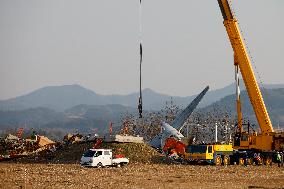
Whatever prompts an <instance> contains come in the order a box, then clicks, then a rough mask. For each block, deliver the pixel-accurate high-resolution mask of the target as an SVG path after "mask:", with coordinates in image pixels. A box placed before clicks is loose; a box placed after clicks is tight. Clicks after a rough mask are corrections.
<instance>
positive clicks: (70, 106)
mask: <svg viewBox="0 0 284 189" xmlns="http://www.w3.org/2000/svg"><path fill="white" fill-rule="evenodd" d="M265 88H266V89H265V90H264V89H263V91H262V93H263V97H264V100H265V102H266V106H267V109H268V111H269V114H270V117H271V119H272V122H273V124H274V125H275V124H276V125H277V124H280V125H284V108H283V107H284V85H265ZM278 88H279V89H278ZM241 89H244V86H243V84H242V85H241ZM201 90H202V89H200V91H201ZM234 92H235V84H231V85H228V86H226V87H224V88H222V89H218V90H212V91H209V92H207V94H206V95H205V97H204V99H203V100H202V101H201V103H200V104H199V106H198V107H199V108H201V109H200V110H202V111H214V107H216V106H218V107H219V108H221V109H226V110H228V111H230V112H231V113H232V114H233V115H234V114H235V95H234ZM267 94H269V95H267ZM138 95H139V93H132V94H129V95H100V94H97V93H95V92H93V91H91V90H89V89H86V88H84V87H82V86H80V85H64V86H50V87H44V88H41V89H38V90H36V91H34V92H31V93H29V94H27V95H23V96H19V97H16V98H13V99H8V100H2V101H0V135H1V132H2V134H3V131H4V130H5V129H8V128H14V129H16V128H19V127H27V128H38V129H43V130H44V133H43V134H47V135H48V133H47V131H48V129H49V130H51V131H50V135H49V136H52V138H55V139H58V137H59V138H60V137H62V135H63V134H65V133H66V132H74V131H78V132H85V133H88V132H91V131H95V132H98V133H106V132H108V124H109V122H110V121H112V122H113V124H114V130H118V128H120V126H121V121H122V118H123V117H125V116H126V115H137V99H138ZM195 96H196V95H193V96H187V97H178V96H170V95H164V94H160V93H157V92H155V91H153V90H151V89H144V90H143V103H144V104H143V108H144V110H145V111H158V110H161V109H162V108H163V107H165V103H166V101H167V102H169V101H171V100H172V101H173V103H174V104H175V105H178V106H180V107H185V106H186V105H187V104H189V103H190V102H191V101H192V100H193V98H194V97H195ZM241 99H242V110H243V114H244V116H246V117H248V118H249V119H252V120H255V117H254V113H253V110H252V107H251V105H250V102H249V99H248V96H247V93H246V91H245V90H243V91H242V93H241ZM54 133H57V134H56V136H55V137H54V135H53V134H54ZM58 133H59V134H58Z"/></svg>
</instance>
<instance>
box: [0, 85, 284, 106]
mask: <svg viewBox="0 0 284 189" xmlns="http://www.w3.org/2000/svg"><path fill="white" fill-rule="evenodd" d="M265 87H266V88H268V89H272V88H284V84H282V85H281V84H279V85H265ZM241 88H242V89H244V87H243V85H241ZM202 89H203V87H200V91H201V90H202ZM189 90H190V89H189ZM189 93H191V92H190V91H189ZM234 93H235V85H234V84H231V85H228V86H226V87H224V88H221V89H217V90H213V91H209V92H208V93H207V94H206V95H205V97H204V99H203V100H202V101H201V102H200V105H199V107H205V106H207V105H210V104H212V103H214V102H216V101H218V100H220V99H221V98H223V97H225V96H227V95H230V94H234ZM138 95H139V94H138V92H136V93H132V94H129V95H100V94H97V93H95V92H94V91H92V90H89V89H86V88H84V87H82V86H80V85H76V84H75V85H63V86H48V87H43V88H40V89H38V90H35V91H33V92H31V93H29V94H26V95H22V96H19V97H16V98H12V99H8V100H2V101H0V110H2V111H8V110H25V109H30V108H37V107H45V108H49V109H51V110H54V111H57V112H64V111H65V110H67V109H69V108H72V107H73V106H77V105H80V104H86V105H108V104H120V105H123V106H128V107H132V108H136V107H137V99H138ZM195 96H196V95H193V96H187V97H178V96H170V95H165V94H160V93H157V92H155V91H153V90H152V89H148V88H146V89H144V90H143V108H144V109H145V110H160V109H161V108H163V106H164V105H165V102H166V101H170V100H171V98H172V100H173V101H174V103H175V104H177V105H179V106H182V107H185V106H186V105H188V104H189V103H190V102H191V101H192V100H193V99H194V97H195Z"/></svg>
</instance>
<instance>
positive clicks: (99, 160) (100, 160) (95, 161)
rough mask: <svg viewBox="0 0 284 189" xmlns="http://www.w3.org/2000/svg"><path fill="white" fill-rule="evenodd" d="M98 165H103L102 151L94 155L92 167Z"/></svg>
mask: <svg viewBox="0 0 284 189" xmlns="http://www.w3.org/2000/svg"><path fill="white" fill-rule="evenodd" d="M98 163H102V164H103V165H104V163H103V152H102V151H96V153H95V154H94V158H93V165H94V166H96V165H98Z"/></svg>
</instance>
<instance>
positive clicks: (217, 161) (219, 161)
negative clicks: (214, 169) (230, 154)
mask: <svg viewBox="0 0 284 189" xmlns="http://www.w3.org/2000/svg"><path fill="white" fill-rule="evenodd" d="M215 165H217V166H220V165H222V158H221V156H219V155H217V156H216V159H215Z"/></svg>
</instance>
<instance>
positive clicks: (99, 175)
mask: <svg viewBox="0 0 284 189" xmlns="http://www.w3.org/2000/svg"><path fill="white" fill-rule="evenodd" d="M0 178H1V180H0V187H1V188H117V189H118V188H283V187H284V169H283V168H278V167H277V166H272V167H271V166H251V167H242V166H228V167H215V166H193V165H165V164H134V163H133V164H130V165H128V166H126V167H123V168H102V169H97V168H84V167H81V166H80V165H78V164H28V163H27V164H22V163H3V162H2V163H0Z"/></svg>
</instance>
